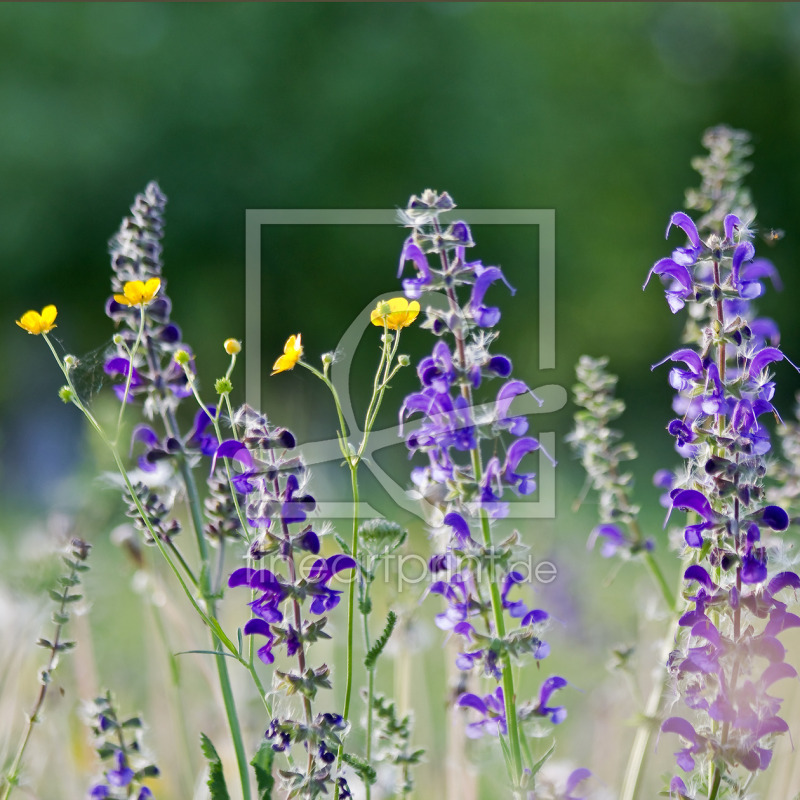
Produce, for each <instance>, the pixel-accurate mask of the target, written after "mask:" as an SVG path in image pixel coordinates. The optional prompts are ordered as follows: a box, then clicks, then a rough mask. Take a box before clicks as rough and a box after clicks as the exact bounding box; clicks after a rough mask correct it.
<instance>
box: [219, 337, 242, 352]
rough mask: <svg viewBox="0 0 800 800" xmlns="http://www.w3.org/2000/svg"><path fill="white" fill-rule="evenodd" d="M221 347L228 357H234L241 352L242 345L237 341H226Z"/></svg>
mask: <svg viewBox="0 0 800 800" xmlns="http://www.w3.org/2000/svg"><path fill="white" fill-rule="evenodd" d="M222 346H223V347H224V348H225V352H226V353H227V354H228V355H229V356H235V355H238V354H239V353H241V352H242V343H241V342H240V341H239V340H238V339H226V340H225V343H224V344H223V345H222Z"/></svg>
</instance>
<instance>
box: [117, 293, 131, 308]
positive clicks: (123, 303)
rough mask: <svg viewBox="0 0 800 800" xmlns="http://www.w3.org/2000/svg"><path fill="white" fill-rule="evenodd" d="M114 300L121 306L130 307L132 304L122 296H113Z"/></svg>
mask: <svg viewBox="0 0 800 800" xmlns="http://www.w3.org/2000/svg"><path fill="white" fill-rule="evenodd" d="M114 299H115V300H116V301H117V302H118V303H119V304H120V305H121V306H132V305H133V303H132V302H131V301H130V300H128V298H127V297H125V295H124V294H115V295H114Z"/></svg>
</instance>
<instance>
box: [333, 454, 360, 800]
mask: <svg viewBox="0 0 800 800" xmlns="http://www.w3.org/2000/svg"><path fill="white" fill-rule="evenodd" d="M350 483H351V485H352V489H353V537H352V540H351V542H350V551H351V555H352V556H353V558H354V559H355V560H356V562H358V465H353V464H351V465H350ZM356 580H358V578H357V577H356V578H354V579H353V580H352V581H350V587H349V590H348V593H347V680H346V682H345V689H344V705H343V706H342V717H343V718H344V720H345V722H346V721H347V720H348V719H349V717H350V698H351V695H352V692H353V662H354V658H353V630H354V629H355V605H356V602H355V601H356ZM343 756H344V743H342V744H340V745H339V750H338V753H337V759H336V768H337V770H339V769H341V767H342V758H343ZM333 797H334V800H338V797H339V785H338V783H337V785H336V789H335V790H334V793H333Z"/></svg>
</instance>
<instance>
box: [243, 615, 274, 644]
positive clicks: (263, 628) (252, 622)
mask: <svg viewBox="0 0 800 800" xmlns="http://www.w3.org/2000/svg"><path fill="white" fill-rule="evenodd" d="M242 632H243V633H244V634H245V635H246V636H249V635H250V634H254V633H257V634H259V635H260V636H266V637H267V638H269V639H272V638H273V637H272V630H271V629H270V626H269V623H268V622H267V621H266V620H263V619H258V618H253V619H249V620H247V622H246V623H245V626H244V629H243V631H242Z"/></svg>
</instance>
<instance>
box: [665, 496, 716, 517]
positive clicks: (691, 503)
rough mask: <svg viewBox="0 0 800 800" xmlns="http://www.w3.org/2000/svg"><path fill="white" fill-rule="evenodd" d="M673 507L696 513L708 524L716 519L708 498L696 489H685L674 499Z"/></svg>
mask: <svg viewBox="0 0 800 800" xmlns="http://www.w3.org/2000/svg"><path fill="white" fill-rule="evenodd" d="M672 507H673V508H677V509H679V510H681V511H694V512H695V513H697V514H699V515H700V516H701V517H702V518H703V519H704V520H705V521H706V522H710V521H711V520H712V519H713V517H714V512H713V511H712V510H711V504H710V503H709V502H708V498H707V497H706V496H705V495H704V494H702V493H701V492H698V491H697V490H696V489H683V490H681V491H680V492H678V493H677V494H676V495H675V497H673V498H672Z"/></svg>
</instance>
